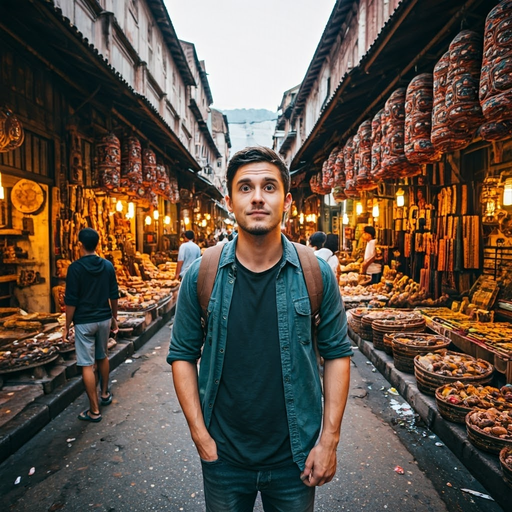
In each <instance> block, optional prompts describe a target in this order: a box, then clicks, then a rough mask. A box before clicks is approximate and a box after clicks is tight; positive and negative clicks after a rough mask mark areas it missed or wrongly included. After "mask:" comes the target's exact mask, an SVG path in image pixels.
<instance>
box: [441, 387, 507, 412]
mask: <svg viewBox="0 0 512 512" xmlns="http://www.w3.org/2000/svg"><path fill="white" fill-rule="evenodd" d="M437 396H438V398H440V399H441V400H443V401H444V402H446V403H448V404H452V405H460V406H464V407H471V408H479V409H492V408H494V409H498V410H512V386H503V387H502V388H501V389H498V388H494V387H492V386H474V385H473V384H463V383H462V382H460V381H457V382H455V383H453V384H447V385H446V386H443V387H442V388H440V389H439V390H438V394H437Z"/></svg>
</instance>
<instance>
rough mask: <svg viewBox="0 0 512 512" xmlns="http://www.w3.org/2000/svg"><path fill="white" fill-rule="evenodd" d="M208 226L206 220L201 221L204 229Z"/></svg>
mask: <svg viewBox="0 0 512 512" xmlns="http://www.w3.org/2000/svg"><path fill="white" fill-rule="evenodd" d="M206 225H207V222H206V219H203V220H202V221H201V226H203V228H205V227H206Z"/></svg>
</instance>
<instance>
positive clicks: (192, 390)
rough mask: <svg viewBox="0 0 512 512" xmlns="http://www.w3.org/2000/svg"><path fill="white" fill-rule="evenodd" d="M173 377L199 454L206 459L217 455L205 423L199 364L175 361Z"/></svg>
mask: <svg viewBox="0 0 512 512" xmlns="http://www.w3.org/2000/svg"><path fill="white" fill-rule="evenodd" d="M172 378H173V381H174V388H175V390H176V395H177V397H178V401H179V403H180V405H181V409H182V410H183V414H184V415H185V419H186V420H187V423H188V428H189V429H190V435H191V436H192V440H193V441H194V443H195V445H196V447H197V451H198V452H199V456H200V457H201V458H202V459H204V460H210V459H211V458H212V457H214V456H216V445H215V443H214V441H213V439H212V438H211V436H210V434H209V433H208V430H207V429H206V425H205V423H204V417H203V411H202V409H201V402H200V400H199V387H198V384H197V365H196V364H195V363H191V362H189V361H174V362H173V363H172ZM212 443H213V444H212ZM212 450H214V451H215V454H212V453H211V451H212Z"/></svg>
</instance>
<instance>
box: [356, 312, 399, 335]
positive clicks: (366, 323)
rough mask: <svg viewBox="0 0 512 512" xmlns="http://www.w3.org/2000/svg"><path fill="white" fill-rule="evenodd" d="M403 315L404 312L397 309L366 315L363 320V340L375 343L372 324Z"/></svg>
mask: <svg viewBox="0 0 512 512" xmlns="http://www.w3.org/2000/svg"><path fill="white" fill-rule="evenodd" d="M400 315H403V312H402V311H400V310H397V309H391V308H382V309H378V310H373V311H370V312H368V313H366V314H365V315H364V316H363V318H362V319H361V338H363V339H364V340H366V341H373V328H372V322H373V321H374V320H378V319H384V318H396V317H397V316H400Z"/></svg>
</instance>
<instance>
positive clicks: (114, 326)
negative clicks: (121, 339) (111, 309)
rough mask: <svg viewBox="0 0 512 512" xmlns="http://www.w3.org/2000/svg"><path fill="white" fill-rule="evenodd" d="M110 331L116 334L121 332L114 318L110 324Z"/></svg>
mask: <svg viewBox="0 0 512 512" xmlns="http://www.w3.org/2000/svg"><path fill="white" fill-rule="evenodd" d="M110 330H111V331H112V332H113V333H116V334H117V333H118V332H119V326H118V325H117V320H116V319H115V318H114V317H112V321H111V322H110Z"/></svg>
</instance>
